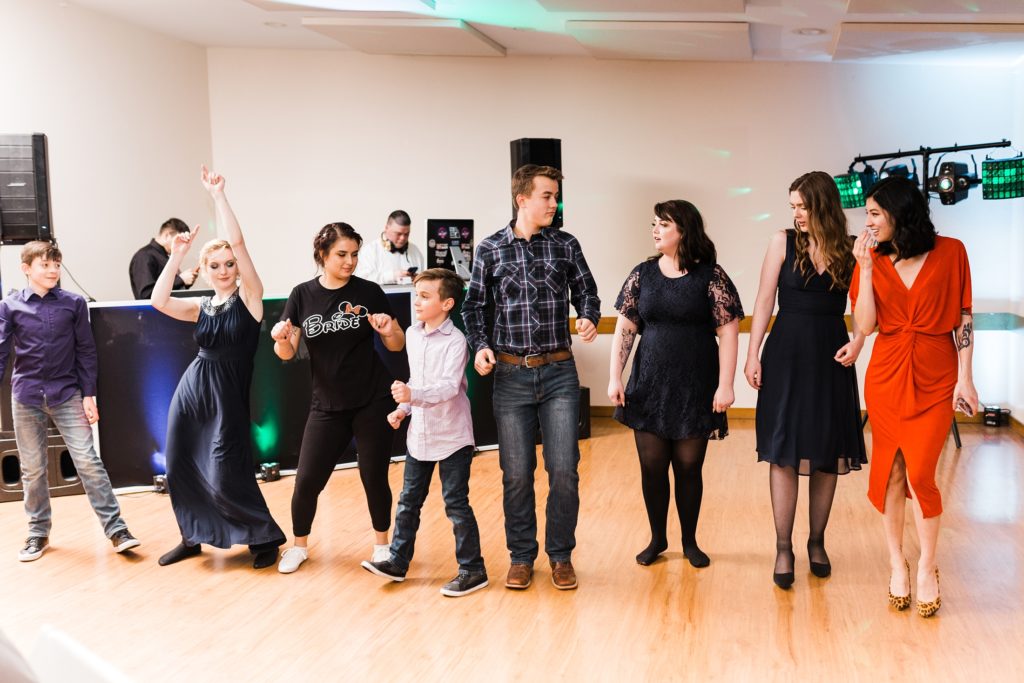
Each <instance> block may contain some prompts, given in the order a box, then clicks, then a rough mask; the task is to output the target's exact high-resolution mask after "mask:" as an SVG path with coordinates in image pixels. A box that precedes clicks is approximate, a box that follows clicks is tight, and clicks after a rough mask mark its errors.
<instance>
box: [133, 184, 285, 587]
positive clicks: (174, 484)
mask: <svg viewBox="0 0 1024 683" xmlns="http://www.w3.org/2000/svg"><path fill="white" fill-rule="evenodd" d="M203 185H204V186H205V187H206V189H207V191H209V193H210V196H211V197H213V203H214V206H215V207H216V209H217V222H218V223H220V225H221V226H222V227H223V228H224V230H225V232H226V237H227V239H226V240H212V241H210V242H208V243H207V244H205V245H204V246H203V249H202V252H201V253H200V256H199V265H200V267H201V268H202V269H203V274H204V276H205V277H206V279H207V280H209V281H210V285H211V286H212V287H213V291H214V292H215V295H214V296H213V297H203V299H202V301H197V300H196V299H172V298H171V286H172V284H173V282H174V276H175V275H176V274H177V273H178V270H179V269H180V267H181V261H182V259H183V258H184V256H185V254H186V253H187V252H188V250H189V247H190V246H191V244H192V242H193V241H194V240H195V237H196V235H197V234H198V232H199V228H198V227H197V228H196V229H195V230H193V231H192V232H189V233H182V234H179V235H178V236H177V237H175V238H174V243H173V245H172V246H171V258H170V260H169V261H168V262H167V266H166V267H165V268H164V270H163V272H162V273H161V274H160V278H159V279H158V280H157V282H156V285H155V286H154V287H153V306H154V307H155V308H157V309H158V310H159V311H160V312H162V313H166V314H167V315H169V316H171V317H172V318H176V319H178V320H184V321H186V322H194V323H195V324H196V328H195V332H194V334H193V336H194V337H195V340H196V342H197V343H198V344H199V355H198V356H197V357H196V358H195V360H193V361H192V363H191V364H190V365H189V366H188V369H187V370H185V374H184V375H182V377H181V381H180V382H179V383H178V388H177V389H176V390H175V392H174V398H172V399H171V406H170V409H169V411H168V416H167V446H166V448H165V451H166V454H167V489H168V492H169V493H170V494H171V506H172V507H173V508H174V516H175V518H176V519H177V521H178V527H179V529H180V530H181V543H179V544H178V545H177V546H175V547H174V548H173V549H171V550H170V551H169V552H167V553H165V554H164V555H163V556H161V557H160V560H159V562H160V564H161V565H168V564H173V563H175V562H179V561H181V560H184V559H186V558H188V557H195V556H196V555H198V554H199V553H200V552H201V546H200V544H201V543H207V544H209V545H212V546H215V547H217V548H230V547H231V546H233V545H238V544H245V545H248V546H249V551H250V552H251V553H252V554H253V555H254V558H253V567H255V568H256V569H262V568H264V567H269V566H271V565H273V564H274V562H275V561H276V560H277V549H278V547H280V546H281V544H283V543H284V541H285V536H284V532H282V531H281V527H279V526H278V525H277V523H276V522H275V521H274V518H273V517H271V515H270V510H269V509H267V503H266V501H265V500H264V499H263V494H262V493H261V492H260V489H259V486H258V485H257V484H256V471H255V466H254V463H253V455H252V440H251V436H250V429H251V425H250V423H249V385H250V383H251V381H252V371H253V356H254V355H255V354H256V346H257V344H258V342H259V334H260V320H262V319H263V283H262V282H261V281H260V277H259V275H258V274H257V273H256V268H255V267H254V266H253V263H252V259H251V258H249V252H248V250H247V249H246V247H245V240H243V239H242V230H241V228H240V227H239V226H238V221H237V220H236V219H235V214H234V212H233V211H232V210H231V206H230V205H229V204H228V200H227V198H226V197H225V196H224V178H223V177H222V176H219V175H216V174H214V173H210V172H209V171H208V170H207V169H206V167H205V166H204V167H203ZM239 281H241V285H239Z"/></svg>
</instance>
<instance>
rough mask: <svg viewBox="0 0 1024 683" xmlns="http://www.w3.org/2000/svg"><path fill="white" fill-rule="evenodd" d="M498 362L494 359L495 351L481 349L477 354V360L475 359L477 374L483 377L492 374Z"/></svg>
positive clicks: (474, 364) (474, 365)
mask: <svg viewBox="0 0 1024 683" xmlns="http://www.w3.org/2000/svg"><path fill="white" fill-rule="evenodd" d="M496 362H497V361H495V359H494V351H491V350H490V349H480V350H479V351H477V352H476V358H474V359H473V367H474V368H476V371H477V373H478V374H479V375H480V376H481V377H482V376H484V375H487V374H490V372H491V370H493V369H494V364H495V363H496Z"/></svg>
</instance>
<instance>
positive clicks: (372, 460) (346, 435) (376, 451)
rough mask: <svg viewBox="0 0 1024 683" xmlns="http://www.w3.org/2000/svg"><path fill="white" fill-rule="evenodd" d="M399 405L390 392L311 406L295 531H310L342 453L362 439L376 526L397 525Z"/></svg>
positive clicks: (364, 476)
mask: <svg viewBox="0 0 1024 683" xmlns="http://www.w3.org/2000/svg"><path fill="white" fill-rule="evenodd" d="M394 408H395V402H394V401H392V400H391V397H390V396H387V397H381V398H379V399H376V400H374V401H373V402H371V403H369V404H367V405H365V406H363V407H361V408H354V409H352V410H337V411H325V410H317V409H315V408H312V409H310V411H309V417H308V418H307V419H306V429H305V431H304V432H303V433H302V447H301V448H300V450H299V466H298V471H297V472H296V474H295V491H294V492H293V493H292V531H293V532H294V534H295V535H296V536H308V535H309V532H310V529H311V528H312V526H313V517H314V516H315V515H316V503H317V498H319V497H320V492H321V491H323V490H324V487H325V486H327V480H328V479H330V478H331V473H332V472H334V466H335V465H336V464H337V462H338V457H339V456H340V455H341V453H342V451H344V450H345V448H346V447H347V446H348V444H349V442H350V441H351V440H352V437H353V436H355V439H356V458H357V461H358V463H359V478H360V479H361V480H362V482H363V490H364V491H366V504H367V506H369V508H370V520H371V522H372V523H373V528H374V530H375V531H387V530H388V528H390V526H391V487H390V485H388V464H389V463H390V462H391V446H392V443H393V440H394V430H393V429H392V428H391V425H389V424H388V419H387V417H388V413H390V412H391V411H392V410H394Z"/></svg>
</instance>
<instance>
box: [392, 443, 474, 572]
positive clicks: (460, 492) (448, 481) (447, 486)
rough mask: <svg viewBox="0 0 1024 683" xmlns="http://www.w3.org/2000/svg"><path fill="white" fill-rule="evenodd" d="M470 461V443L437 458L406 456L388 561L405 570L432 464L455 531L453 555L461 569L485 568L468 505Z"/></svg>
mask: <svg viewBox="0 0 1024 683" xmlns="http://www.w3.org/2000/svg"><path fill="white" fill-rule="evenodd" d="M472 463H473V447H472V446H466V447H465V448H461V449H459V450H457V451H455V453H453V454H452V455H449V456H448V457H447V458H445V459H444V460H441V461H438V462H436V463H435V462H432V461H425V460H417V459H416V458H414V457H412V456H411V455H410V456H406V458H405V481H404V482H403V484H402V494H401V495H400V496H399V497H398V510H397V511H396V512H395V534H394V536H393V537H392V539H391V563H392V564H394V565H395V566H396V567H398V568H399V569H401V570H403V571H408V569H409V564H410V563H411V562H412V554H413V550H414V549H415V547H416V531H417V530H418V529H419V528H420V509H421V508H422V507H423V501H425V500H426V499H427V491H428V490H429V489H430V478H431V477H432V476H433V475H434V465H435V464H436V465H438V469H439V471H440V476H441V495H442V497H443V498H444V511H445V514H446V515H448V519H450V520H451V522H452V530H453V531H454V532H455V559H456V560H457V561H458V563H459V569H460V570H461V571H467V572H473V573H478V572H482V571H484V558H483V557H481V556H480V529H479V528H478V527H477V525H476V517H474V516H473V508H471V507H469V468H470V465H471V464H472Z"/></svg>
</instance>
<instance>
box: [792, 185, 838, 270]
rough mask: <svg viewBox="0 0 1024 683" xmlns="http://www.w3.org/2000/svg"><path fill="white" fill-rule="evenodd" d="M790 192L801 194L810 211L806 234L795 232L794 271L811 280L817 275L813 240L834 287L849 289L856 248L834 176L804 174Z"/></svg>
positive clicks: (808, 211)
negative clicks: (811, 245) (810, 251)
mask: <svg viewBox="0 0 1024 683" xmlns="http://www.w3.org/2000/svg"><path fill="white" fill-rule="evenodd" d="M789 191H790V192H799V193H800V198H801V199H803V201H804V207H805V208H806V209H807V232H803V231H801V230H799V229H798V230H797V231H796V261H795V262H794V263H793V269H794V270H798V271H800V273H801V274H802V275H804V276H805V277H806V278H807V279H808V280H810V278H811V276H812V275H814V273H815V272H816V271H815V268H814V263H813V262H812V261H811V255H810V253H809V252H808V248H809V247H810V240H811V239H813V240H814V243H815V244H816V245H818V254H819V255H820V256H821V259H822V260H823V261H824V262H825V272H827V273H828V274H829V276H831V278H832V285H831V287H840V288H842V289H849V287H850V279H851V278H852V277H853V263H854V260H853V245H852V244H851V240H850V235H849V233H848V232H847V228H846V214H844V213H843V204H842V201H841V200H840V198H839V188H838V187H836V183H835V181H834V180H833V179H832V176H830V175H829V174H828V173H825V172H824V171H811V172H810V173H805V174H803V175H802V176H800V177H799V178H797V179H796V180H794V181H793V183H792V184H791V185H790V186H789ZM809 238H810V239H809Z"/></svg>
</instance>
